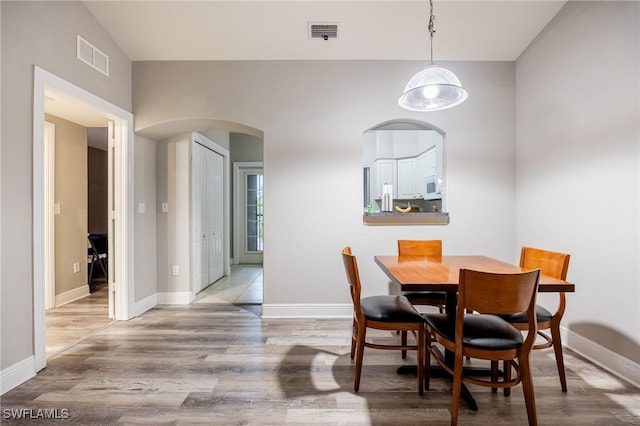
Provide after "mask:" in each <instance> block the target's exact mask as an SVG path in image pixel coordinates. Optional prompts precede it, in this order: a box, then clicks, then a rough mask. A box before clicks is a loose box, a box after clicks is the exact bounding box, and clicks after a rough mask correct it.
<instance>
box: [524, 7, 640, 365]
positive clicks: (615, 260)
mask: <svg viewBox="0 0 640 426" xmlns="http://www.w3.org/2000/svg"><path fill="white" fill-rule="evenodd" d="M639 21H640V3H638V2H577V3H574V2H569V3H568V4H567V6H565V7H564V8H563V9H562V10H561V11H560V13H559V14H558V15H557V16H556V17H555V18H554V20H553V21H552V22H551V24H550V25H549V26H548V27H547V29H546V30H545V31H544V32H543V33H541V34H540V35H539V36H538V38H537V39H536V40H535V42H534V43H533V44H532V45H531V46H530V48H529V49H528V50H527V51H526V52H525V53H524V54H523V55H522V56H521V57H520V58H519V60H518V62H517V66H516V78H517V87H518V90H517V104H516V110H517V112H518V114H517V117H516V122H517V127H516V129H517V142H518V143H517V162H516V170H517V192H516V193H517V194H518V195H517V242H518V245H520V244H528V245H534V246H539V247H547V248H549V249H555V250H557V251H564V252H568V253H571V256H572V257H571V263H570V265H569V274H568V278H569V280H571V281H574V282H575V283H576V293H574V294H570V295H568V309H567V313H566V316H565V319H564V321H563V325H564V326H566V327H568V328H569V330H571V331H572V332H574V333H576V334H577V335H579V336H581V337H583V338H586V339H589V340H591V341H593V342H596V343H598V344H600V345H602V346H603V347H605V348H608V349H610V350H612V351H614V352H616V353H618V354H620V355H623V356H624V357H626V358H629V359H631V360H633V361H635V362H640V309H639V304H640V276H639V275H640V273H639V269H638V259H640V251H639V246H638V245H639V243H640V238H639V235H640V234H639V227H638V222H639V221H638V218H639V217H640V212H639V210H638V205H639V201H640V200H639V197H640V187H639V170H640V164H639V160H640V151H639V149H638V147H639V141H640V130H639V129H640V118H639V117H640V110H639V107H640V83H639V81H640V79H639V76H640V67H639V64H640V58H639V52H640V42H639V38H640V36H639V34H640V28H639ZM568 343H569V345H571V346H574V347H575V346H577V345H578V344H579V342H578V341H575V340H573V339H572V336H571V335H570V336H569V340H568Z"/></svg>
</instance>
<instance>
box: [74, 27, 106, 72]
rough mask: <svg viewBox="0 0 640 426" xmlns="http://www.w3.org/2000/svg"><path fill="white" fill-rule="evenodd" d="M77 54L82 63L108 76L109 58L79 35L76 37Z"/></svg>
mask: <svg viewBox="0 0 640 426" xmlns="http://www.w3.org/2000/svg"><path fill="white" fill-rule="evenodd" d="M77 53H78V59H80V60H81V61H82V62H84V63H85V64H87V65H89V66H90V67H92V68H94V69H96V70H98V71H100V72H101V73H102V74H104V75H106V76H107V77H108V76H109V57H108V56H107V55H105V54H104V53H103V52H102V51H101V50H100V49H98V48H97V47H95V46H94V45H93V44H91V43H89V42H88V41H87V40H85V39H83V38H82V37H80V36H79V35H78V36H77Z"/></svg>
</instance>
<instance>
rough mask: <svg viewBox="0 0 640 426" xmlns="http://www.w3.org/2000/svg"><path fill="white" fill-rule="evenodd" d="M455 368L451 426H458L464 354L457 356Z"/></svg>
mask: <svg viewBox="0 0 640 426" xmlns="http://www.w3.org/2000/svg"><path fill="white" fill-rule="evenodd" d="M455 357H456V358H455V362H454V368H453V388H452V390H451V394H452V395H451V426H455V425H457V424H458V408H459V407H460V394H461V393H462V368H463V365H462V354H459V355H458V354H456V356H455Z"/></svg>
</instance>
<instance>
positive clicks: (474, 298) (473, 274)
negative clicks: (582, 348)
mask: <svg viewBox="0 0 640 426" xmlns="http://www.w3.org/2000/svg"><path fill="white" fill-rule="evenodd" d="M539 277H540V270H539V269H535V270H532V271H527V272H521V273H517V274H499V273H492V272H481V271H473V270H470V269H462V270H460V284H459V287H458V311H457V315H458V317H459V318H458V319H459V321H458V320H456V325H458V324H459V325H462V323H463V320H462V317H463V315H464V309H469V310H473V311H476V312H479V313H482V314H495V315H508V314H513V313H518V312H525V311H526V312H530V313H531V315H530V317H531V318H530V319H531V322H532V323H533V324H532V325H533V327H535V322H536V315H535V309H536V295H537V292H538V279H539ZM461 308H462V309H461ZM530 330H531V329H530ZM460 331H461V332H462V330H460ZM533 334H535V332H534V333H533Z"/></svg>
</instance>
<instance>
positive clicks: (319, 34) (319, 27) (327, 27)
mask: <svg viewBox="0 0 640 426" xmlns="http://www.w3.org/2000/svg"><path fill="white" fill-rule="evenodd" d="M309 38H310V39H314V38H318V39H321V40H329V39H330V38H338V24H337V23H329V22H324V23H320V22H309Z"/></svg>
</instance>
